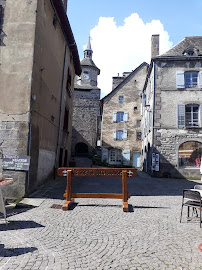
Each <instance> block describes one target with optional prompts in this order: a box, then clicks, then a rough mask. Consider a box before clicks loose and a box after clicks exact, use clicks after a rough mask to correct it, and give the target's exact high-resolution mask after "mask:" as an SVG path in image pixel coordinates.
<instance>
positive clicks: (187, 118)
mask: <svg viewBox="0 0 202 270" xmlns="http://www.w3.org/2000/svg"><path fill="white" fill-rule="evenodd" d="M200 107H201V108H200ZM200 111H202V106H199V105H197V104H188V105H184V104H179V105H178V127H199V122H200V121H199V120H200V117H199V115H200V114H199V112H200Z"/></svg>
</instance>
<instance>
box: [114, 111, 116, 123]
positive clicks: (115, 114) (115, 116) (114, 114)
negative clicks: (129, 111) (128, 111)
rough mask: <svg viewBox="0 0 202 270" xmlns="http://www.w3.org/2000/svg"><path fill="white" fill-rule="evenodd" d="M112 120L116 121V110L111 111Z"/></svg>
mask: <svg viewBox="0 0 202 270" xmlns="http://www.w3.org/2000/svg"><path fill="white" fill-rule="evenodd" d="M113 122H116V112H113Z"/></svg>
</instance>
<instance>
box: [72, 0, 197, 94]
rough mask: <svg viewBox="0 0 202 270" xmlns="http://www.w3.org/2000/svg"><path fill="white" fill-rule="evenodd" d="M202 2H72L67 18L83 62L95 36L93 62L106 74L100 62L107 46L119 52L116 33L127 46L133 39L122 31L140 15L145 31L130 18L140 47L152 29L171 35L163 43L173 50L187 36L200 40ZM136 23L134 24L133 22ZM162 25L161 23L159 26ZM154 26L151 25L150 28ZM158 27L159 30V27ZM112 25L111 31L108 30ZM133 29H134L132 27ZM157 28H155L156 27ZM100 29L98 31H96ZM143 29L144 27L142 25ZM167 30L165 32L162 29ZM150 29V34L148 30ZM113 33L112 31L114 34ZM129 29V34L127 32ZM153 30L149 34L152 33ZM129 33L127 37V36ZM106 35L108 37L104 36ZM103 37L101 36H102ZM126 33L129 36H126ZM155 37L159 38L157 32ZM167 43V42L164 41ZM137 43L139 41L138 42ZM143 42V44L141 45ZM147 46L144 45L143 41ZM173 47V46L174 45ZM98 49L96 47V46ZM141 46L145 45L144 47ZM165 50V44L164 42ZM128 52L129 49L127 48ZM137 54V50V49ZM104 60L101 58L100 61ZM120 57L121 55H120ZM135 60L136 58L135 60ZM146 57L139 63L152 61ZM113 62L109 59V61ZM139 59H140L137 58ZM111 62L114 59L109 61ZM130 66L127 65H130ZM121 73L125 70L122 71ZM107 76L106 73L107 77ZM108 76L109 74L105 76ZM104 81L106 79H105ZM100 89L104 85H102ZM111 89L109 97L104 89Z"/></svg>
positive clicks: (110, 0) (195, 0) (125, 0)
mask: <svg viewBox="0 0 202 270" xmlns="http://www.w3.org/2000/svg"><path fill="white" fill-rule="evenodd" d="M201 12H202V1H201V0H194V1H188V0H184V1H181V0H170V1H167V0H166V1H165V0H153V1H151V0H141V1H140V0H138V1H137V0H124V1H123V0H102V1H98V0H68V7H67V14H68V18H69V21H70V24H71V27H72V30H73V33H74V37H75V40H76V43H77V46H78V50H79V54H80V58H83V46H84V45H85V44H86V43H87V39H88V36H89V33H90V35H91V39H92V48H93V51H94V54H93V57H94V58H93V60H94V61H95V60H96V61H95V63H96V65H97V66H98V64H100V65H101V67H100V66H98V67H99V68H100V69H101V68H102V69H101V73H102V70H103V68H104V71H105V67H104V64H103V63H102V61H101V60H100V58H101V57H102V58H103V57H104V55H106V52H104V51H103V50H104V49H102V48H104V43H105V44H111V47H110V50H111V51H113V48H116V47H117V46H116V45H117V41H116V43H114V44H113V40H114V37H113V29H114V30H115V31H116V30H117V29H118V31H119V35H120V40H121V39H122V38H121V35H122V33H123V39H124V40H125V41H126V43H127V42H131V41H127V40H129V39H127V38H126V35H129V31H128V30H126V28H127V29H128V27H122V26H124V25H125V24H126V22H125V19H126V18H130V16H131V14H134V13H137V14H138V16H139V19H140V20H142V21H143V23H144V29H145V30H141V31H140V32H139V33H138V29H136V28H139V27H140V25H141V22H140V20H139V19H138V18H137V17H136V19H134V18H133V20H132V18H130V20H129V21H130V23H129V22H128V24H131V28H130V29H131V31H130V35H133V29H134V35H136V37H135V40H136V43H138V42H139V37H140V36H141V35H144V34H145V32H144V31H146V33H148V31H150V32H149V33H150V34H151V33H152V30H151V29H154V31H158V30H157V29H161V30H162V33H167V34H168V37H167V36H166V35H165V38H164V41H162V44H163V43H166V42H167V47H166V46H164V49H166V48H168V49H169V48H170V47H171V46H173V45H175V44H177V43H178V42H180V41H181V40H182V39H183V38H184V37H185V36H196V35H202V15H201ZM100 17H106V18H110V17H113V18H114V20H113V22H112V21H109V20H108V21H107V20H104V21H99V20H100ZM153 20H155V21H156V23H152V21H153ZM157 20H158V22H157ZM131 21H133V22H131ZM159 21H160V22H159ZM148 24H151V25H148ZM157 24H158V26H157ZM107 25H109V27H107ZM132 25H133V27H132ZM154 25H155V26H154ZM96 26H97V27H96ZM141 26H142V25H141ZM162 27H163V29H162ZM146 28H147V30H146ZM107 29H109V31H112V38H113V39H112V40H111V39H110V33H108V34H107V33H106V32H107ZM110 29H111V30H110ZM124 29H125V30H124ZM148 29H149V30H148ZM126 31H128V32H127V34H126ZM103 32H105V34H106V35H104V33H103ZM99 33H100V35H99ZM124 33H125V34H124ZM153 34H158V33H156V32H154V33H153ZM99 36H101V37H102V39H101V38H100V39H99ZM162 39H163V38H162ZM98 41H99V42H100V46H99V45H98ZM134 42H135V41H134ZM140 42H141V41H140ZM142 42H143V41H142ZM171 43H172V45H171ZM93 45H94V46H93ZM140 46H141V44H140ZM160 46H161V41H160ZM148 48H149V50H150V44H148ZM120 50H123V51H124V43H123V44H122V47H120V48H119V54H120V53H121V52H120ZM126 50H128V49H127V47H126ZM134 50H135V46H134ZM99 56H100V58H99ZM115 56H116V55H115V52H114V58H112V59H111V61H112V62H113V61H115ZM117 57H118V55H117ZM134 57H135V56H134ZM143 57H144V56H142V59H139V62H140V61H147V62H148V61H149V60H148V57H147V59H145V60H144V59H143ZM108 58H109V57H108ZM126 58H128V59H129V58H130V55H127V56H126ZM136 58H137V57H136ZM106 60H110V59H106ZM126 62H127V61H126ZM139 62H138V61H137V62H135V61H134V68H135V65H138V64H140V63H139ZM123 66H124V68H125V69H127V63H124V64H123ZM128 68H129V69H130V68H131V66H130V65H128ZM119 69H121V68H120V67H119ZM119 71H120V72H123V71H127V70H118V69H117V70H116V71H115V70H114V71H113V72H119ZM103 74H104V73H103ZM105 74H106V72H105ZM111 75H112V76H113V74H110V76H111ZM102 80H103V78H102ZM100 85H102V84H101V83H100ZM103 87H105V88H107V90H105V91H104V92H105V94H106V93H107V92H109V91H110V87H109V86H103Z"/></svg>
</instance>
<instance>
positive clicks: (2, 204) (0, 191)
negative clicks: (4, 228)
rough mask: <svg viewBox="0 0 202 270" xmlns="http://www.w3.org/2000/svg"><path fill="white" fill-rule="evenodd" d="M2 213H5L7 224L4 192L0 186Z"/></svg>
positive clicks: (0, 207)
mask: <svg viewBox="0 0 202 270" xmlns="http://www.w3.org/2000/svg"><path fill="white" fill-rule="evenodd" d="M0 213H2V214H3V215H4V218H5V222H6V224H7V223H8V222H7V219H6V208H5V204H4V198H3V193H2V190H1V187H0Z"/></svg>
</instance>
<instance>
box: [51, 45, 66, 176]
mask: <svg viewBox="0 0 202 270" xmlns="http://www.w3.org/2000/svg"><path fill="white" fill-rule="evenodd" d="M67 47H68V46H67V45H65V52H64V61H63V71H62V84H61V99H60V116H59V127H58V138H57V146H56V151H55V173H54V177H56V169H57V167H58V166H57V157H58V149H59V144H60V137H61V123H62V105H63V93H64V77H65V67H66V55H67Z"/></svg>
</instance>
